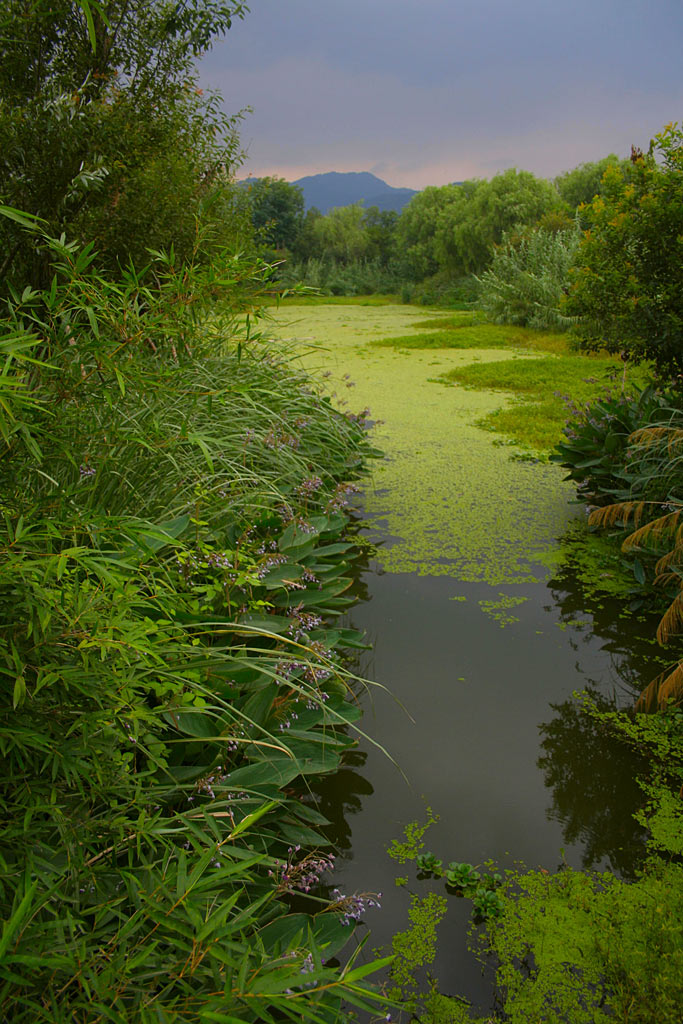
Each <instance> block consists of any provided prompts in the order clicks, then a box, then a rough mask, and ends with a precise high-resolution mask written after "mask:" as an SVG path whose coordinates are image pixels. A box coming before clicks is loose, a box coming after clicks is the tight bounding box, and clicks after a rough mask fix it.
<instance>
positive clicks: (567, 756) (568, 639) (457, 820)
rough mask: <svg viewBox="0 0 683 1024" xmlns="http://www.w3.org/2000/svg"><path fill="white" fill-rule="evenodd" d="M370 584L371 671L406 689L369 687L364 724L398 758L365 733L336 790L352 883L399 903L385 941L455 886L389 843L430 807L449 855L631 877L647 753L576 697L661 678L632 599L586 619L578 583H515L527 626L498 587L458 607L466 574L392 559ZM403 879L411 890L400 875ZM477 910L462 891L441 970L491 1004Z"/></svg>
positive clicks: (483, 588)
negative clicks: (604, 727) (413, 906)
mask: <svg viewBox="0 0 683 1024" xmlns="http://www.w3.org/2000/svg"><path fill="white" fill-rule="evenodd" d="M536 569H537V571H538V572H539V574H540V567H536ZM361 582H362V592H363V593H364V600H363V601H362V603H361V604H359V605H358V606H357V607H356V608H355V609H354V612H353V615H352V620H353V624H354V625H355V626H356V627H357V628H359V629H362V630H363V631H364V632H365V633H366V634H367V637H368V640H369V641H370V642H372V651H371V652H368V654H367V656H366V657H364V658H363V660H362V664H361V665H360V669H361V671H362V672H363V674H364V675H365V676H366V677H368V678H371V679H373V680H376V681H378V682H379V683H382V684H384V685H385V686H386V687H387V689H388V690H389V691H390V693H388V692H383V691H382V690H380V689H378V688H372V690H371V691H370V692H368V693H367V694H366V695H365V696H364V697H363V698H362V700H363V704H364V707H365V715H364V718H363V722H362V726H363V728H364V730H365V731H366V732H367V733H368V734H369V735H370V736H371V737H372V739H373V740H374V741H375V743H377V744H380V745H381V746H383V747H385V748H386V750H387V751H388V752H389V753H390V754H391V756H392V757H393V758H394V760H395V762H396V763H393V762H392V761H391V760H390V759H389V758H388V757H387V756H386V755H385V754H384V753H382V752H381V751H379V750H378V749H377V747H376V746H374V745H373V744H372V743H369V742H367V741H366V740H364V741H362V742H361V743H360V746H359V750H358V751H357V752H356V754H355V755H354V757H353V760H352V762H351V763H350V764H349V765H348V766H347V768H345V769H344V771H342V772H340V773H339V774H338V775H337V776H335V777H334V778H332V779H329V780H327V781H326V782H325V783H324V786H323V790H322V794H321V795H323V797H324V808H323V809H324V810H325V812H326V813H327V814H329V815H330V816H331V817H332V818H333V819H334V822H335V825H334V834H335V839H336V841H337V844H338V846H339V848H340V851H341V853H342V857H340V859H339V861H338V864H339V870H338V872H337V873H336V878H335V884H337V885H339V886H340V888H342V890H343V891H346V892H352V891H359V892H360V891H374V892H378V891H381V892H383V894H384V898H383V907H382V910H381V911H374V910H371V911H369V912H368V915H367V918H368V925H369V926H370V928H371V938H370V941H369V944H368V945H369V947H370V946H371V947H381V946H383V947H388V946H389V945H390V942H391V936H392V935H393V934H394V933H395V932H396V931H398V930H400V929H405V928H406V927H407V925H408V918H407V909H408V902H409V896H410V893H411V892H414V893H418V894H419V895H421V896H424V895H426V893H427V892H428V891H429V890H430V889H433V890H434V891H439V892H444V893H445V888H444V886H443V883H442V882H440V881H436V880H433V881H431V882H430V881H424V880H423V881H420V880H418V878H417V876H416V873H415V868H414V865H411V864H408V865H405V866H400V865H398V864H396V863H395V862H394V861H392V860H391V859H390V858H389V857H388V856H387V853H386V851H387V847H388V846H389V844H390V842H391V840H392V839H393V838H401V837H402V832H403V828H404V827H405V825H406V824H407V823H408V822H410V821H413V820H416V819H419V820H420V821H424V820H426V807H427V806H430V807H431V808H432V809H433V810H434V812H436V813H437V814H438V815H439V816H440V820H439V821H438V823H437V824H436V825H433V826H432V827H431V828H430V829H429V831H428V833H427V835H426V837H425V843H426V845H425V849H426V850H431V851H433V852H434V853H435V854H436V855H437V856H438V857H439V858H441V859H442V860H443V861H444V863H447V862H448V861H451V860H455V861H469V862H470V863H473V864H481V863H483V862H484V861H486V860H489V859H492V860H494V861H495V862H496V863H498V864H500V865H502V866H508V867H509V866H513V864H514V863H517V862H523V863H524V864H526V865H527V866H528V867H542V868H545V869H547V870H548V871H555V870H556V869H557V868H558V866H559V865H560V864H561V863H562V862H564V863H567V864H569V865H571V866H574V867H591V868H595V869H603V868H610V869H612V870H614V871H616V872H617V873H622V874H626V875H628V874H630V873H631V872H632V870H633V867H634V865H635V864H636V863H637V862H638V859H639V858H640V856H641V855H642V851H643V836H642V833H641V831H640V829H639V827H638V826H637V825H636V823H635V822H634V821H633V818H632V813H633V811H634V810H635V809H636V808H637V807H638V806H639V802H640V799H641V794H640V790H639V789H638V787H637V785H636V784H635V782H634V781H633V778H634V773H635V770H636V768H637V765H635V764H634V759H633V756H632V755H631V754H630V752H628V751H626V750H625V749H624V748H623V747H621V746H619V745H618V744H615V743H614V741H613V740H610V738H609V737H608V736H606V735H604V734H603V733H602V732H601V730H600V729H598V728H597V727H596V726H595V725H594V724H593V723H592V722H591V720H590V719H588V718H586V717H585V716H581V715H579V714H578V711H577V703H576V700H575V699H574V698H573V696H572V694H573V692H574V691H575V690H577V689H584V688H587V689H588V690H590V691H592V692H594V693H595V694H601V695H603V696H605V697H606V698H609V699H610V700H612V699H614V700H615V701H616V702H617V703H625V702H626V703H630V702H631V701H632V698H633V685H634V683H635V680H636V679H638V678H643V677H645V678H647V672H648V669H647V659H648V657H649V655H650V649H649V647H648V645H647V644H645V645H643V644H638V643H637V642H636V641H635V640H634V638H633V637H631V636H629V635H628V632H627V631H626V630H625V629H624V626H623V621H624V620H622V619H620V618H619V614H620V612H622V611H623V608H621V606H620V605H619V604H618V603H617V602H614V603H613V604H611V605H608V606H595V607H593V609H592V610H589V611H588V612H586V611H583V612H582V615H581V618H577V604H578V603H579V602H580V601H581V595H580V593H579V590H578V588H577V587H576V586H575V585H573V584H572V581H571V578H569V579H564V580H560V579H556V580H549V581H547V582H540V583H535V584H528V585H524V586H519V585H518V586H516V587H515V588H514V593H515V595H518V596H523V597H525V598H526V600H525V601H524V603H521V604H518V605H516V606H515V607H514V608H513V609H512V611H511V613H510V614H512V613H514V615H515V616H516V617H517V618H518V621H516V622H509V623H507V624H506V625H504V626H501V624H500V622H499V621H498V620H496V619H495V618H492V617H491V615H489V614H486V613H485V612H484V610H483V607H482V605H481V604H480V603H479V602H480V601H487V600H490V599H491V593H492V589H494V592H495V593H497V592H498V590H495V588H491V587H490V586H488V585H486V584H468V585H467V586H466V587H464V588H463V587H459V588H458V590H459V591H460V592H462V591H464V592H465V596H466V600H465V601H462V600H460V601H453V600H452V596H453V590H454V587H453V580H452V579H449V578H443V577H432V576H419V575H417V574H416V573H403V574H390V573H385V572H383V571H382V570H381V568H379V567H378V566H377V565H376V564H375V565H374V566H370V567H368V569H367V570H366V571H365V572H364V573H363V574H362V580H361ZM583 604H584V605H585V600H584V602H583ZM650 674H652V672H651V669H650ZM397 876H407V877H408V879H409V881H408V885H407V886H402V887H397V886H396V885H395V878H396V877H397ZM470 909H471V904H470V903H469V902H468V901H466V900H462V899H457V898H456V897H449V910H448V914H447V917H446V919H445V920H444V922H443V924H442V925H441V926H440V928H439V952H438V956H437V959H436V961H435V963H434V965H433V974H434V975H435V976H436V977H437V978H438V979H439V984H440V988H441V990H442V991H444V992H447V993H458V994H460V995H463V996H465V997H467V998H468V999H470V1000H472V1001H473V1002H474V1003H475V1004H477V1005H479V1006H480V1007H481V1008H482V1009H486V1008H487V1007H489V1006H490V1004H491V999H492V979H491V977H490V976H489V975H484V976H482V973H481V970H480V967H479V965H478V963H477V962H476V960H475V958H474V956H473V955H472V954H471V953H470V952H468V949H467V927H468V919H469V914H470Z"/></svg>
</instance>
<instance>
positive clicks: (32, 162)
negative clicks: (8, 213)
mask: <svg viewBox="0 0 683 1024" xmlns="http://www.w3.org/2000/svg"><path fill="white" fill-rule="evenodd" d="M245 9H246V8H245V6H244V4H242V3H240V2H237V0H224V2H217V0H188V2H186V3H183V4H182V5H178V6H177V7H173V5H169V4H168V3H166V2H164V0H103V2H102V3H101V4H97V5H96V4H93V3H91V4H89V5H87V7H86V10H87V12H88V17H86V13H85V11H84V8H83V7H82V6H81V5H80V4H78V3H75V2H71V0H55V2H50V3H48V2H47V0H37V2H35V3H32V4H26V3H24V2H23V0H9V2H8V3H7V4H5V5H4V12H3V15H2V22H1V29H2V31H1V32H0V95H1V96H2V102H1V103H0V202H2V203H4V204H6V205H11V206H14V207H17V208H19V209H22V210H25V211H27V212H29V213H31V214H33V215H35V216H37V217H40V218H42V221H43V226H44V228H45V231H46V232H47V233H48V234H51V235H53V236H58V235H60V234H61V233H66V234H67V236H68V237H70V238H76V239H78V240H79V241H86V240H88V241H89V240H95V242H96V246H97V248H98V249H100V250H101V251H105V250H106V256H104V255H101V256H100V257H99V259H100V260H101V261H102V262H103V263H108V265H109V266H110V267H111V268H115V267H116V265H117V264H118V263H123V262H127V261H128V259H129V258H133V259H135V260H138V261H139V260H140V259H141V258H145V259H146V252H145V249H146V247H147V246H151V247H161V246H166V247H169V246H170V245H172V244H173V245H174V247H175V249H176V252H178V251H182V250H183V249H187V248H188V246H190V245H191V244H192V241H193V233H194V225H195V218H196V215H197V214H198V213H199V212H200V209H201V208H202V206H203V207H205V206H206V203H207V200H208V198H209V196H212V195H214V193H216V190H217V188H219V187H220V188H223V187H224V186H226V185H227V183H228V181H229V178H230V168H231V166H232V165H233V164H234V162H235V160H236V158H237V155H238V141H237V135H236V131H235V122H234V120H232V119H230V118H228V117H226V115H224V114H223V113H222V112H221V110H220V106H219V102H218V99H217V97H215V96H204V95H203V94H202V92H201V90H199V89H197V87H196V78H195V72H194V70H193V61H194V59H195V57H196V56H197V55H198V54H200V53H201V52H203V51H204V50H205V49H207V48H208V47H209V46H210V45H211V41H212V39H213V38H215V37H216V36H217V35H219V34H221V33H223V32H225V31H227V29H228V28H229V27H230V25H231V24H232V20H233V19H234V18H235V17H241V16H242V15H243V13H244V11H245ZM93 43H94V46H93ZM226 195H227V193H226ZM214 202H215V197H214ZM228 205H230V204H228ZM219 206H220V204H219ZM219 212H220V213H221V214H226V219H227V221H230V217H229V216H227V210H225V209H223V210H222V211H219V208H218V207H215V210H214V213H215V215H216V222H218V221H219V220H220V219H221V217H219V216H218V214H219ZM0 245H1V246H2V251H3V253H4V256H3V262H2V264H1V265H0V271H1V272H2V273H1V275H0V276H4V275H9V277H10V278H11V279H13V280H15V281H18V282H26V281H31V282H32V283H34V284H38V285H40V284H44V283H45V282H46V280H47V278H48V276H49V274H50V270H49V261H48V258H47V256H46V253H45V250H44V249H43V248H41V247H40V246H37V245H36V244H35V242H32V240H31V238H30V236H27V234H26V232H24V231H23V230H21V229H20V228H19V227H18V225H17V224H15V223H13V222H11V221H9V220H7V219H5V218H3V223H2V225H1V226H0Z"/></svg>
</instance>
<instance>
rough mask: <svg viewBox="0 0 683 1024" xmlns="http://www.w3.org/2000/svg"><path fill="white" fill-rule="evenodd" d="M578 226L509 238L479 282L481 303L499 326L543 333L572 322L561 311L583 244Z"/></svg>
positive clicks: (497, 251)
mask: <svg viewBox="0 0 683 1024" xmlns="http://www.w3.org/2000/svg"><path fill="white" fill-rule="evenodd" d="M579 239H580V231H579V228H578V226H577V225H573V226H570V227H567V228H564V229H560V230H558V231H552V230H550V229H548V228H545V227H538V228H536V229H535V230H533V231H530V232H526V233H524V234H522V235H519V234H508V233H506V234H504V235H503V239H502V241H501V244H500V245H499V246H497V247H496V249H495V250H494V253H493V259H492V261H491V266H490V267H489V268H488V270H486V271H484V273H483V274H482V275H481V278H480V279H479V280H480V285H481V287H480V292H479V305H480V306H481V308H482V309H483V310H484V311H485V312H486V313H487V315H488V316H489V317H490V318H491V319H492V320H493V321H494V322H495V323H508V324H520V325H521V326H528V327H536V328H539V329H540V330H552V329H554V330H558V329H559V330H563V329H566V328H567V327H569V325H570V322H569V320H568V318H567V317H566V316H563V314H562V313H561V312H560V303H561V300H562V298H563V296H564V293H565V291H566V290H567V288H568V285H569V270H570V267H571V266H572V263H573V261H574V256H575V254H576V249H577V247H578V244H579Z"/></svg>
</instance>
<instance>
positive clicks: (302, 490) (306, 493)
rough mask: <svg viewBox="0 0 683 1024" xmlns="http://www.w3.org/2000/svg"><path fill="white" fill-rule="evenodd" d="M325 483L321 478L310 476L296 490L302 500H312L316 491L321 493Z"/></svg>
mask: <svg viewBox="0 0 683 1024" xmlns="http://www.w3.org/2000/svg"><path fill="white" fill-rule="evenodd" d="M322 485H323V482H322V480H321V478H320V477H319V476H309V477H307V478H306V479H305V480H302V481H301V483H300V484H299V486H298V487H297V488H296V489H295V490H296V493H297V494H298V495H299V497H300V498H304V499H305V498H310V497H311V496H312V495H313V494H315V492H316V491H319V490H320V488H321V487H322Z"/></svg>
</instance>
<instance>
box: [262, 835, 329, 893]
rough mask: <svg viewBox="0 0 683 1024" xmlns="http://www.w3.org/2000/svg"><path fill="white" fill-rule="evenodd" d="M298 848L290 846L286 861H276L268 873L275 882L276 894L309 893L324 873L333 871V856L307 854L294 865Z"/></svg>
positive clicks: (299, 848)
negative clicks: (297, 891) (296, 891)
mask: <svg viewBox="0 0 683 1024" xmlns="http://www.w3.org/2000/svg"><path fill="white" fill-rule="evenodd" d="M300 850H301V847H300V846H298V845H297V846H290V847H289V849H288V851H287V860H286V861H285V862H284V863H283V862H282V861H279V860H276V861H275V866H274V868H273V869H272V870H270V871H269V872H268V875H269V876H270V877H271V878H272V879H274V880H275V883H276V885H277V891H278V892H294V891H295V890H296V889H298V890H299V892H310V891H311V889H313V888H314V886H316V885H318V884H319V882H320V876H321V875H322V874H323V872H324V871H334V854H327V855H325V854H318V853H307V854H306V856H305V857H304V858H303V859H302V860H300V861H299V862H298V863H295V858H296V856H297V854H298V853H299V851H300Z"/></svg>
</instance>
